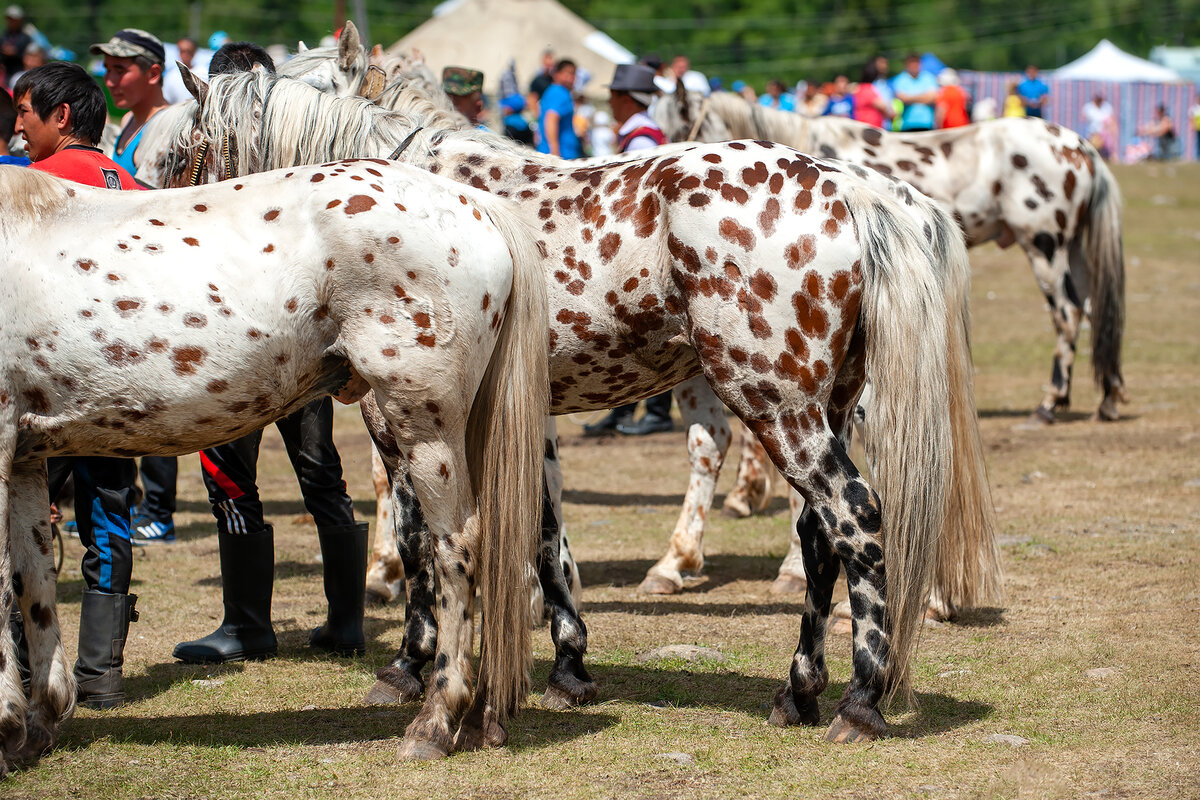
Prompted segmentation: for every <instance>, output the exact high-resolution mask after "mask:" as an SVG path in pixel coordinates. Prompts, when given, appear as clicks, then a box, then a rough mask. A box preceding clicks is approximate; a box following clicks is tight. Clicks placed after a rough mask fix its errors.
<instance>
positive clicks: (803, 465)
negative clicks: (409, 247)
mask: <svg viewBox="0 0 1200 800" xmlns="http://www.w3.org/2000/svg"><path fill="white" fill-rule="evenodd" d="M292 84H294V85H292V86H287V87H285V86H284V82H283V81H278V80H274V79H272V78H271V77H270V76H265V75H254V74H251V75H228V76H217V77H215V78H214V79H213V82H212V85H211V87H210V88H209V89H207V90H206V92H205V91H201V92H200V93H199V94H200V96H201V97H205V96H207V100H202V102H201V103H200V106H201V108H200V113H199V115H198V117H197V119H196V123H195V126H194V127H193V128H192V129H190V130H188V131H185V132H184V134H183V135H182V136H181V137H180V145H181V152H180V153H179V157H180V160H181V161H183V162H184V163H187V162H188V161H189V159H190V158H191V150H192V149H193V148H199V147H204V146H205V145H206V144H207V145H210V146H213V144H214V143H221V142H230V141H233V142H236V147H230V146H226V145H222V144H216V145H215V146H214V147H213V149H215V150H220V151H226V152H236V154H237V158H236V159H235V161H236V166H237V169H239V170H241V171H253V170H256V169H266V168H272V167H275V166H277V165H278V164H279V161H278V159H284V158H286V159H289V160H302V161H303V160H311V161H324V160H327V159H331V158H339V157H341V156H342V155H345V154H355V155H370V154H375V155H382V156H388V155H393V156H397V157H399V158H401V159H403V160H405V161H407V162H409V163H412V164H414V165H417V166H421V167H423V168H426V169H428V170H430V171H431V172H437V173H442V174H445V175H447V176H449V177H452V178H454V179H456V180H459V181H461V182H463V183H466V184H470V185H473V186H476V187H478V188H484V189H487V190H489V191H491V192H492V193H494V194H498V195H501V196H504V197H508V198H511V199H513V200H515V201H516V207H517V208H518V209H519V214H520V215H521V216H522V217H523V218H524V219H526V220H527V221H529V223H530V224H531V225H533V226H536V227H537V228H538V229H539V235H538V246H539V249H540V251H541V252H542V254H543V270H544V275H545V277H546V282H547V285H548V293H549V297H550V306H549V308H550V320H549V323H550V328H551V330H550V379H551V383H550V403H551V408H550V410H551V413H554V414H560V413H568V412H575V411H589V410H597V409H603V408H609V407H611V406H613V405H616V404H619V403H624V402H628V401H631V400H635V399H638V398H643V397H647V396H650V395H652V394H654V393H656V392H660V391H662V390H664V389H666V388H670V387H673V386H676V385H678V384H680V383H682V382H683V381H685V380H687V379H689V378H692V377H695V376H696V375H703V376H704V378H705V380H706V381H707V382H708V383H709V385H710V386H711V387H712V389H713V391H714V392H715V393H716V394H717V396H718V397H719V398H720V399H721V400H722V401H723V402H724V403H725V404H726V405H728V406H729V407H730V408H731V409H732V410H733V412H734V413H735V414H737V415H738V417H739V418H741V419H742V420H743V421H744V422H745V423H746V424H747V425H749V426H750V427H751V429H752V430H754V431H755V433H756V434H757V435H758V436H759V438H760V439H761V440H762V441H763V444H764V446H765V447H766V448H767V451H768V453H769V455H770V457H771V459H772V462H773V463H774V464H775V465H776V466H777V467H778V468H779V469H780V471H781V472H782V473H783V475H784V478H785V479H786V480H787V481H788V483H789V484H790V485H791V486H793V487H795V488H796V489H797V490H798V491H799V492H800V493H801V495H802V496H803V497H804V499H805V501H806V511H805V514H804V516H803V518H802V519H801V522H800V525H801V527H802V532H801V539H802V541H804V542H805V545H806V552H805V561H806V567H809V573H810V576H811V577H810V580H809V584H808V590H807V595H806V605H805V612H804V614H803V618H802V620H801V631H800V642H799V646H798V648H797V651H796V654H795V657H794V659H793V662H792V669H791V671H790V674H789V678H788V683H787V685H786V686H785V687H784V688H783V689H781V690H780V692H779V693H778V695H777V697H776V701H775V710H774V712H773V713H772V719H773V720H774V721H775V722H776V723H778V724H799V723H807V724H816V723H817V722H818V721H819V716H818V708H817V702H816V697H817V696H818V695H820V693H821V692H822V691H824V688H825V686H826V684H827V682H828V671H827V668H826V666H825V661H824V634H825V624H826V617H827V615H828V612H829V603H830V596H831V592H832V582H833V580H834V579H835V578H836V577H837V574H838V573H839V572H840V571H841V569H842V568H844V569H845V570H846V572H847V575H848V578H849V581H848V583H849V591H850V594H851V597H852V598H853V599H854V609H855V612H854V631H855V632H854V636H853V637H852V649H853V652H854V658H853V665H854V667H853V669H854V674H853V676H852V678H851V680H850V682H849V685H848V687H847V690H846V693H845V695H844V696H843V698H842V701H841V702H840V703H839V705H838V709H837V712H836V715H835V718H834V721H833V723H832V724H831V726H830V728H829V730H828V732H827V736H828V737H829V738H830V739H831V740H836V741H845V740H852V739H859V738H873V737H877V736H879V735H881V734H882V733H883V732H884V730H885V724H884V721H883V718H882V716H881V715H880V713H879V710H878V704H879V702H880V701H881V699H882V698H883V697H884V696H885V694H894V693H895V692H898V691H901V690H902V688H903V687H905V686H906V685H907V683H906V678H907V675H908V671H909V664H910V662H911V658H912V653H913V649H914V647H915V643H916V638H917V636H916V633H917V631H918V630H919V625H920V617H921V613H922V611H923V609H924V605H925V598H926V596H927V595H928V591H929V586H930V580H931V577H932V573H933V572H934V565H935V563H936V558H937V550H938V545H939V542H940V540H941V539H942V538H943V532H944V530H946V528H947V525H951V526H953V525H960V524H967V523H966V521H964V520H961V519H949V518H950V517H951V516H953V514H955V513H956V512H957V511H958V510H960V509H961V508H963V507H967V508H979V507H983V506H984V503H985V501H986V497H985V496H982V495H981V496H974V497H966V498H963V500H962V502H961V503H958V502H956V503H954V504H951V503H950V502H949V498H950V496H951V491H952V489H951V487H952V486H954V485H956V484H955V481H954V478H953V475H954V473H956V472H958V471H960V470H964V469H966V470H973V469H975V465H970V464H968V463H967V461H968V460H969V457H968V456H964V455H963V454H957V453H955V452H954V448H953V434H952V429H953V425H952V422H951V417H952V414H953V409H954V406H955V404H956V401H955V398H959V399H960V400H961V399H962V398H966V397H969V396H970V390H969V387H970V381H971V376H970V371H969V369H966V368H965V367H964V365H965V364H966V363H969V361H967V360H964V359H963V358H959V357H952V356H951V355H950V352H951V350H953V349H955V348H957V347H960V346H961V345H962V343H964V342H965V341H966V330H965V319H964V317H963V316H962V314H961V313H960V309H958V308H957V307H956V308H955V309H953V310H951V309H950V308H949V307H948V306H947V303H946V300H945V297H946V286H945V281H946V276H948V275H952V274H958V272H959V270H965V269H966V267H965V264H966V251H965V248H964V246H963V242H962V239H961V236H960V235H959V233H958V231H957V228H956V226H955V224H954V221H953V219H952V218H951V217H950V216H949V215H948V214H947V213H945V212H944V211H942V210H940V209H939V208H938V207H937V206H935V205H934V204H932V203H929V202H928V201H926V200H924V199H923V198H921V197H920V196H919V195H916V194H915V193H911V192H910V193H909V201H910V203H911V204H905V203H903V202H902V201H898V200H897V199H896V197H895V196H894V195H893V194H892V193H891V192H888V191H883V190H881V189H880V188H878V185H877V183H878V180H880V179H878V178H877V177H876V178H875V179H874V180H872V177H871V176H870V175H869V173H868V171H867V170H863V169H861V168H845V167H842V166H839V165H837V164H834V163H832V162H827V161H823V160H820V159H814V158H810V157H808V156H805V155H803V154H801V153H798V152H796V151H794V150H792V149H790V148H787V147H783V146H780V145H777V144H774V143H770V142H731V143H728V144H721V145H695V146H686V147H676V148H674V149H672V150H666V151H662V152H659V153H655V154H652V155H649V156H647V157H644V158H635V159H629V160H625V161H623V162H619V163H613V164H584V165H573V164H571V163H570V162H562V161H558V160H556V159H552V158H548V157H540V156H537V155H535V154H530V153H529V152H528V151H522V150H519V149H518V148H516V147H514V146H512V145H510V144H509V143H507V142H505V141H504V140H502V139H500V138H499V137H495V136H493V135H488V134H484V133H480V132H474V131H459V130H447V129H441V128H438V127H436V126H435V125H433V124H431V120H430V119H428V118H419V117H416V116H413V115H412V114H405V113H401V112H393V111H386V110H384V109H379V108H377V107H374V106H371V105H369V104H366V103H362V102H361V101H357V100H354V99H352V98H350V99H338V98H331V97H327V96H324V95H321V94H320V93H317V92H315V91H313V90H311V89H310V88H308V87H304V86H302V85H299V84H295V82H292ZM234 96H237V97H241V98H243V101H244V102H242V104H241V105H242V108H243V110H242V112H241V113H238V114H232V115H231V114H230V113H229V111H230V109H232V108H233V107H234V106H236V105H238V103H236V102H234V100H233V97H234ZM214 98H217V99H218V100H219V102H213V99H214ZM347 103H349V104H352V105H350V106H342V105H341V104H347ZM288 104H303V109H298V108H295V107H291V108H283V107H284V106H286V105H288ZM352 112H353V114H357V115H358V117H355V120H356V124H354V125H352V126H351V125H346V124H345V121H346V120H347V119H348V118H351V117H352ZM280 114H284V115H287V116H294V115H296V114H300V115H301V116H302V117H303V118H304V119H305V120H306V122H307V128H306V132H305V133H304V135H303V136H296V134H295V132H294V131H291V130H289V129H287V128H280V127H279V126H278V125H277V123H275V122H274V120H275V119H276V115H280ZM860 173H861V174H860ZM919 212H924V213H923V214H922V216H923V217H924V220H923V222H921V223H918V222H917V220H916V216H917V214H918V213H919ZM946 262H953V263H956V264H959V265H960V266H958V267H954V268H951V267H949V266H947V265H946ZM868 379H870V380H871V381H872V382H873V384H874V385H876V386H877V387H880V388H879V390H878V392H877V397H876V406H877V411H876V421H875V422H874V423H873V424H874V428H875V433H874V434H873V435H872V437H871V441H870V442H869V443H868V446H869V448H870V452H871V453H872V457H873V463H875V465H876V475H875V481H874V482H875V487H874V488H872V487H871V486H869V485H868V484H867V483H866V481H865V480H864V479H863V478H862V476H861V475H859V473H858V471H857V470H856V469H855V467H854V465H853V463H852V462H851V461H850V460H849V458H848V457H847V456H846V450H845V442H846V437H847V436H848V433H849V428H850V425H851V421H850V420H851V414H852V411H853V408H854V405H855V401H856V399H857V397H858V394H859V391H860V390H861V388H862V386H863V384H864V382H865V381H866V380H868ZM363 405H364V406H366V407H367V408H368V409H369V407H370V402H369V401H367V400H366V399H364V403H363ZM364 416H365V417H366V418H367V419H368V423H369V424H370V423H371V414H370V412H369V411H368V413H367V414H365V415H364ZM972 418H973V409H972ZM381 454H383V455H384V458H385V461H387V460H388V459H389V454H388V453H387V452H384V450H383V449H382V448H381ZM389 468H390V470H391V472H392V480H393V486H403V485H404V484H405V482H406V481H407V477H406V476H405V474H404V472H403V468H404V464H403V462H402V460H398V459H393V460H392V463H389ZM422 511H425V509H424V507H423V506H422ZM884 530H886V531H887V534H886V535H881V534H882V532H883V531H884ZM411 535H413V534H412V532H411V531H401V532H400V536H401V538H402V544H401V548H402V550H404V549H406V548H405V545H404V543H403V542H404V540H405V539H406V538H407V537H409V536H411ZM413 549H414V550H416V551H418V552H419V550H420V547H419V546H418V547H416V548H413ZM885 564H886V579H885ZM420 568H421V569H425V567H424V566H423V565H421V566H420ZM411 587H412V584H411V583H410V597H409V600H410V603H409V605H410V606H415V605H419V604H418V603H417V602H414V598H413V596H412V594H411ZM429 605H430V606H431V605H432V604H429ZM577 618H578V617H577V615H576V616H575V617H573V618H571V619H570V622H571V623H572V625H573V624H574V621H575V619H577ZM410 619H411V618H410ZM430 619H432V614H431V615H430ZM441 621H442V617H441V615H439V616H438V618H437V623H438V624H439V625H440V624H441ZM563 627H564V628H567V627H571V626H566V625H564V626H563ZM583 632H584V631H583V629H582V627H581V626H579V627H571V630H570V631H568V633H570V634H571V635H575V634H578V633H583ZM553 633H555V628H554V626H552V634H553ZM559 633H560V634H563V631H562V630H561V629H560V630H559ZM410 634H411V629H410V630H408V631H406V643H405V646H406V647H410V648H414V649H416V648H419V646H420V642H413V641H410V640H407V637H408V636H409V635H410ZM442 635H444V634H443V632H441V631H436V630H435V631H433V632H429V633H428V634H427V635H426V636H425V637H424V639H423V641H425V642H428V641H432V640H435V639H437V640H439V641H440V637H441V636H442ZM564 641H565V638H564V637H563V636H560V638H559V639H558V640H556V643H555V644H556V667H557V664H558V660H557V659H558V656H559V655H560V654H561V653H562V652H563V650H564ZM576 641H577V642H579V640H576ZM582 643H583V644H586V641H585V640H584V641H583V642H582ZM576 646H577V645H576ZM582 652H583V650H582V649H578V650H577V653H578V654H579V655H580V656H582ZM410 655H411V651H402V652H401V653H400V654H399V655H398V657H397V661H396V662H394V663H397V664H402V663H403V660H404V659H405V658H406V657H409V656H410ZM578 663H579V666H580V667H582V661H581V660H580V661H579V662H578ZM410 674H412V675H413V677H414V678H416V677H418V676H419V674H420V672H419V671H416V672H413V673H410ZM589 682H590V681H589ZM567 688H568V689H570V688H571V687H567Z"/></svg>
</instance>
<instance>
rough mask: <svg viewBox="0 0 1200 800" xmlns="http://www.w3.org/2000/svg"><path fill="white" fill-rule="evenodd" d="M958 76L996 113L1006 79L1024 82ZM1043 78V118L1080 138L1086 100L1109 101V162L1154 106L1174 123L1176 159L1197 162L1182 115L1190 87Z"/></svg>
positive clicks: (1134, 138) (1000, 75)
mask: <svg viewBox="0 0 1200 800" xmlns="http://www.w3.org/2000/svg"><path fill="white" fill-rule="evenodd" d="M959 77H960V79H961V80H962V85H963V87H964V88H965V89H966V90H967V91H968V92H970V93H971V97H972V98H973V99H974V100H975V102H979V101H980V100H981V99H983V98H985V97H992V98H995V100H996V108H997V110H1002V109H1003V108H1004V96H1005V94H1007V87H1008V83H1009V81H1017V82H1020V81H1022V80H1024V79H1025V76H1024V75H1023V74H1021V73H1019V72H970V71H966V70H964V71H962V72H960V73H959ZM1043 80H1045V82H1046V85H1047V86H1049V87H1050V104H1049V106H1048V107H1047V109H1046V119H1047V120H1049V121H1050V122H1053V123H1055V124H1057V125H1062V126H1063V127H1066V128H1070V129H1071V130H1073V131H1077V132H1078V133H1079V134H1080V135H1083V134H1084V132H1085V131H1086V129H1087V124H1086V123H1085V121H1084V119H1083V107H1084V105H1085V104H1086V103H1087V102H1088V100H1090V99H1091V98H1092V97H1093V96H1095V95H1097V94H1099V95H1103V96H1104V98H1105V99H1106V100H1108V102H1110V103H1112V106H1113V110H1114V111H1115V113H1116V116H1117V149H1116V152H1115V153H1114V154H1113V156H1114V159H1115V160H1122V159H1123V157H1124V155H1125V153H1126V151H1127V150H1129V149H1130V146H1131V145H1136V144H1138V143H1139V142H1142V140H1141V139H1140V138H1139V137H1138V135H1137V129H1138V127H1139V126H1141V125H1144V124H1146V123H1147V122H1150V121H1151V120H1153V119H1154V110H1155V109H1156V108H1157V107H1158V105H1159V103H1162V104H1163V105H1165V106H1166V107H1167V114H1168V115H1169V116H1170V117H1171V119H1172V120H1173V121H1174V123H1175V132H1176V135H1177V136H1178V140H1177V141H1178V147H1177V153H1178V155H1179V157H1180V158H1181V159H1183V160H1186V161H1195V160H1196V159H1197V158H1200V153H1197V151H1196V130H1195V128H1194V127H1193V126H1192V121H1191V117H1190V116H1189V114H1188V112H1189V110H1190V109H1191V107H1192V106H1193V105H1194V104H1195V103H1196V98H1197V89H1196V85H1195V84H1191V83H1118V82H1115V81H1056V80H1054V79H1052V78H1051V79H1046V78H1044V77H1043Z"/></svg>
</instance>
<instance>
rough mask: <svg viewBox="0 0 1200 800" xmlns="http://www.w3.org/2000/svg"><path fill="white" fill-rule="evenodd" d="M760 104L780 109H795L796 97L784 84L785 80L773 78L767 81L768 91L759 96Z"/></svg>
mask: <svg viewBox="0 0 1200 800" xmlns="http://www.w3.org/2000/svg"><path fill="white" fill-rule="evenodd" d="M758 104H759V105H760V106H765V107H767V108H774V109H776V110H778V111H795V110H796V98H795V97H794V96H793V95H792V94H791V92H789V91H787V87H786V86H784V85H783V81H781V80H779V79H777V78H772V79H771V80H769V81H767V91H766V92H764V93H763V96H762V97H760V98H758Z"/></svg>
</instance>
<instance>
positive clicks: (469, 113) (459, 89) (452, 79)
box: [442, 67, 483, 126]
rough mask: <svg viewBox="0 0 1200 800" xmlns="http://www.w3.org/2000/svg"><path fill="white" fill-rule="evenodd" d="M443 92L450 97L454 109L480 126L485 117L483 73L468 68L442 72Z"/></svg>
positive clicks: (450, 69) (446, 69) (452, 68)
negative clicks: (482, 118)
mask: <svg viewBox="0 0 1200 800" xmlns="http://www.w3.org/2000/svg"><path fill="white" fill-rule="evenodd" d="M442 91H444V92H445V93H446V94H447V95H449V96H450V102H451V103H452V104H453V105H454V109H455V110H456V111H458V113H460V114H462V115H463V116H464V117H466V118H467V119H468V120H470V122H471V124H472V125H476V126H478V125H480V122H479V118H480V117H481V116H483V73H482V72H480V71H479V70H477V69H468V68H467V67H446V68H445V69H444V70H442Z"/></svg>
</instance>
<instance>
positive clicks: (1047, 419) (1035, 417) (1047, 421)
mask: <svg viewBox="0 0 1200 800" xmlns="http://www.w3.org/2000/svg"><path fill="white" fill-rule="evenodd" d="M1025 424H1026V425H1027V426H1030V427H1035V428H1036V427H1040V426H1042V425H1053V424H1054V409H1053V408H1044V407H1043V406H1038V407H1037V408H1035V409H1034V410H1033V413H1032V414H1030V415H1029V416H1028V417H1026V418H1025Z"/></svg>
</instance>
